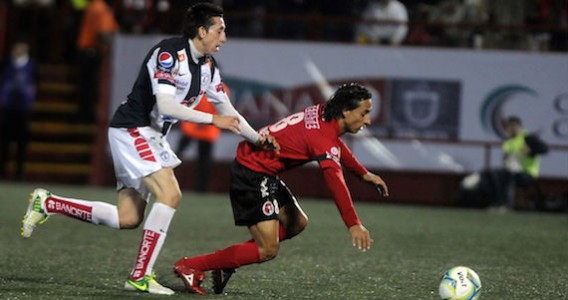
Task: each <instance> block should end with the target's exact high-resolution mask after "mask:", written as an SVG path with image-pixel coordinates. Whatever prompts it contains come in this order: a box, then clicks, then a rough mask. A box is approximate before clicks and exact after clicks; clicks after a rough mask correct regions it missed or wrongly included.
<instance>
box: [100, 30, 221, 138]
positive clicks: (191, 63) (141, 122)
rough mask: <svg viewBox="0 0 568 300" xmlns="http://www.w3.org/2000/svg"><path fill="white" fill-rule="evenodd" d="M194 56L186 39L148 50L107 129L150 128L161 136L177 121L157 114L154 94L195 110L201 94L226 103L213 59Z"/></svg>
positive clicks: (163, 43)
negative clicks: (130, 87)
mask: <svg viewBox="0 0 568 300" xmlns="http://www.w3.org/2000/svg"><path fill="white" fill-rule="evenodd" d="M194 57H195V55H193V54H192V53H191V50H190V45H189V40H188V39H186V38H183V37H175V38H170V39H165V40H163V41H161V42H159V43H158V44H156V45H155V46H154V47H152V49H150V51H149V52H148V54H147V55H146V57H145V58H144V62H143V64H142V66H141V68H140V72H139V73H138V77H137V78H136V82H135V83H134V86H133V87H132V92H131V93H130V94H129V95H128V97H127V100H126V101H124V102H123V103H121V105H120V106H119V107H118V109H117V110H116V112H115V114H114V117H113V118H112V120H111V123H110V127H116V128H134V127H145V126H151V127H152V128H154V129H156V130H158V131H161V132H164V133H165V132H166V131H167V129H168V128H169V126H170V125H171V124H172V123H175V122H177V120H175V119H173V118H171V117H169V116H164V115H160V114H159V112H158V108H157V105H156V96H155V95H156V94H158V93H163V94H170V95H174V98H175V101H176V102H178V103H181V104H183V105H185V106H187V107H189V108H193V107H195V106H196V105H197V104H198V103H199V101H201V98H202V97H203V95H204V94H206V95H207V99H209V101H210V102H212V103H213V104H216V103H224V102H229V97H228V96H227V94H226V93H225V90H224V89H223V84H222V82H221V76H220V74H219V72H218V71H216V69H217V67H216V65H215V61H214V59H213V58H212V57H209V56H205V57H202V58H200V59H199V60H197V59H195V58H194ZM229 103H230V102H229ZM164 127H165V128H164Z"/></svg>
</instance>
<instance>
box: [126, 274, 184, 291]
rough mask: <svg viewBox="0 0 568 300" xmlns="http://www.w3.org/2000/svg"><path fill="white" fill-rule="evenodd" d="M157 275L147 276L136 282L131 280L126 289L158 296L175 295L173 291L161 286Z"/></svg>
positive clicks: (127, 282)
mask: <svg viewBox="0 0 568 300" xmlns="http://www.w3.org/2000/svg"><path fill="white" fill-rule="evenodd" d="M155 277H156V275H155V274H151V275H146V276H144V278H142V279H140V280H138V281H134V280H132V279H130V278H128V280H127V281H126V282H125V283H124V289H125V290H128V291H139V292H145V293H150V294H158V295H173V294H175V292H174V291H172V290H171V289H169V288H167V287H165V286H163V285H161V284H159V283H158V282H157V281H156V278H155Z"/></svg>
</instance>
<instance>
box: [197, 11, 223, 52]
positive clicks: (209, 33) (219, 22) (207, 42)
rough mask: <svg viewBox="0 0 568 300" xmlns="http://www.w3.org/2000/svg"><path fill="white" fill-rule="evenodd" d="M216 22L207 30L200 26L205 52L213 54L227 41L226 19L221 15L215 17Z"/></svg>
mask: <svg viewBox="0 0 568 300" xmlns="http://www.w3.org/2000/svg"><path fill="white" fill-rule="evenodd" d="M213 21H214V22H215V24H213V25H212V26H210V27H209V29H208V30H205V28H204V27H202V28H200V37H201V45H202V47H203V49H200V50H203V52H204V53H205V54H209V55H213V54H215V53H217V51H219V48H221V45H223V44H224V43H225V42H226V41H227V35H226V34H225V20H224V19H223V18H221V17H213Z"/></svg>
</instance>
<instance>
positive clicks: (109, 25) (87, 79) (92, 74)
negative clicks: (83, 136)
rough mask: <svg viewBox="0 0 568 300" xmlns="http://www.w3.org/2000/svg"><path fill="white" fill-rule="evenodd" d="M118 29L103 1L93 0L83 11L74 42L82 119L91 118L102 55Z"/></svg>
mask: <svg viewBox="0 0 568 300" xmlns="http://www.w3.org/2000/svg"><path fill="white" fill-rule="evenodd" d="M118 29H119V28H118V23H117V22H116V19H115V17H114V14H113V11H112V9H111V7H110V6H109V5H108V4H107V3H106V2H105V1H104V0H92V1H91V3H89V6H87V9H86V10H85V12H84V14H83V20H82V23H81V29H80V31H79V37H78V41H77V48H78V50H79V76H78V79H79V83H78V86H79V89H80V91H79V93H80V97H79V99H81V103H80V104H81V105H80V109H79V112H80V114H79V115H78V118H79V120H81V121H88V122H89V121H93V120H94V109H95V106H96V103H97V99H98V83H99V76H100V74H99V73H100V65H101V62H102V55H103V54H105V53H106V52H107V51H108V50H109V43H110V41H111V35H112V34H113V33H115V32H117V31H118Z"/></svg>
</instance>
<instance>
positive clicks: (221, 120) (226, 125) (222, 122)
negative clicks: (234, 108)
mask: <svg viewBox="0 0 568 300" xmlns="http://www.w3.org/2000/svg"><path fill="white" fill-rule="evenodd" d="M213 125H215V126H217V127H219V128H221V129H225V130H229V131H231V132H233V133H235V134H241V129H240V127H239V117H237V116H220V115H213Z"/></svg>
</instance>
